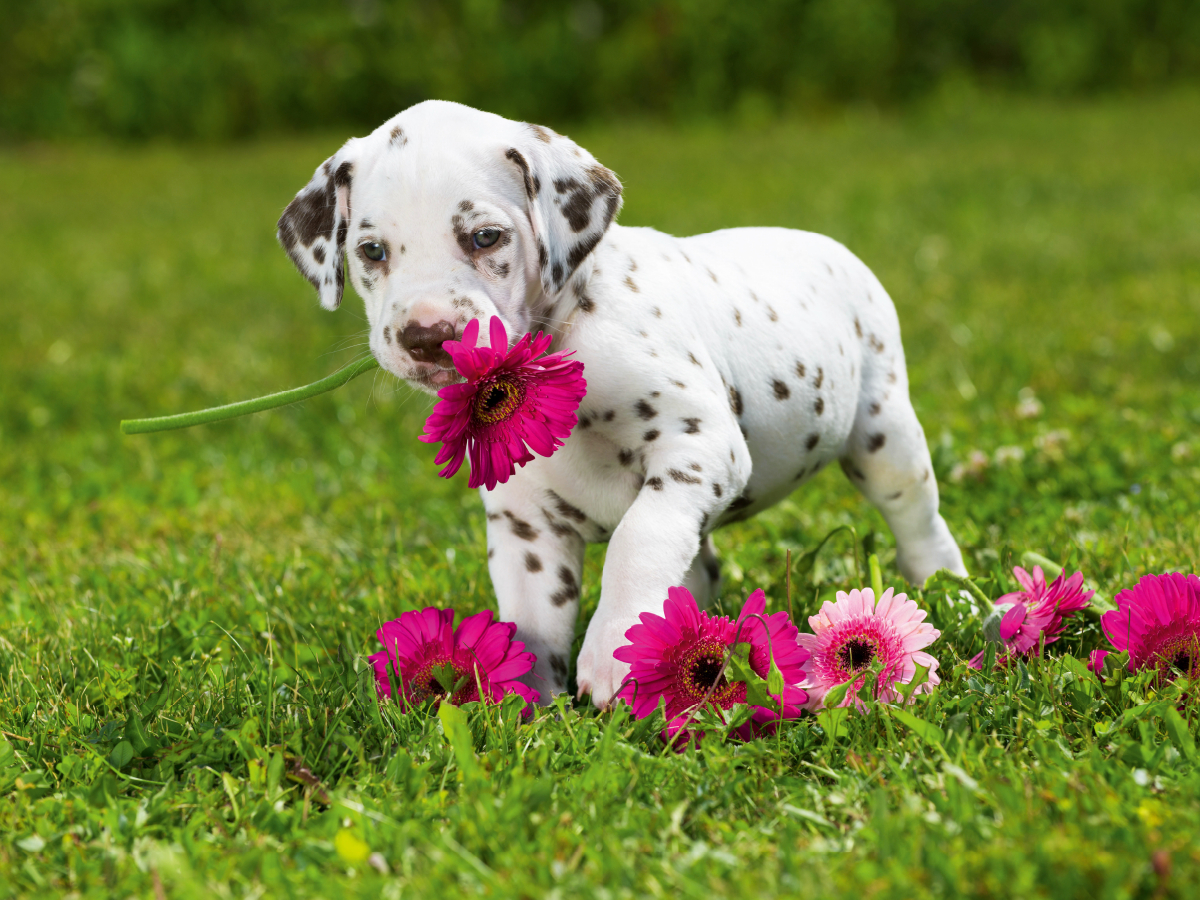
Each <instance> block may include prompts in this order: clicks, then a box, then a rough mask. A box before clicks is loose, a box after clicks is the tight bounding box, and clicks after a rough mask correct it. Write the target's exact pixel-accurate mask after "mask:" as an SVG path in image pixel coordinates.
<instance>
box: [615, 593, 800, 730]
mask: <svg viewBox="0 0 1200 900" xmlns="http://www.w3.org/2000/svg"><path fill="white" fill-rule="evenodd" d="M766 608H767V598H766V595H765V594H764V593H763V592H762V591H761V590H759V591H755V592H754V593H753V594H751V595H750V596H749V597H747V598H746V603H745V605H744V606H743V607H742V611H741V613H740V614H739V615H738V618H737V621H736V622H734V621H731V620H730V619H729V618H728V617H727V616H710V615H709V614H708V613H707V612H702V611H701V610H700V608H699V607H698V606H697V605H696V599H695V598H694V597H693V596H692V594H691V592H690V591H688V590H687V588H682V587H673V588H670V589H668V591H667V599H666V602H665V603H664V604H663V615H661V616H657V615H655V614H654V613H642V614H641V617H640V618H641V624H639V625H634V626H633V627H632V628H630V629H629V630H628V631H626V632H625V637H626V638H627V639H628V640H629V643H628V644H626V645H624V646H622V647H618V648H617V649H616V651H615V652H614V653H613V656H615V657H616V658H617V659H619V660H621V661H622V662H627V663H629V664H630V666H631V668H630V671H629V675H628V676H626V678H625V681H624V682H623V683H622V685H621V688H620V690H618V691H617V694H616V696H617V697H620V698H621V699H623V700H625V701H626V702H628V703H629V704H630V705H631V706H632V707H633V714H634V715H635V716H637V718H639V719H641V718H645V717H646V716H648V715H650V714H651V713H653V712H654V711H655V710H656V709H657V708H658V702H659V698H660V697H665V698H666V718H667V723H668V724H667V731H666V734H667V735H668V736H673V735H675V733H676V732H678V731H679V730H680V729H681V728H684V727H685V726H686V724H687V721H688V720H689V719H690V716H691V714H692V713H693V712H694V711H696V710H697V709H699V708H700V707H701V706H703V705H705V704H706V703H707V704H708V705H709V706H710V707H712V708H713V709H716V710H723V709H729V707H731V706H733V705H734V704H736V703H745V702H746V684H745V682H743V681H734V680H733V675H732V673H731V672H729V671H728V670H726V671H725V672H724V673H722V672H721V667H722V665H724V663H725V655H726V652H727V651H728V650H729V648H731V647H732V646H733V645H734V644H735V643H747V644H750V646H751V650H750V668H751V669H753V670H754V673H755V674H756V675H758V676H760V677H762V678H766V677H767V674H768V671H769V670H770V666H771V656H772V655H774V657H775V664H776V665H777V666H778V667H779V670H780V671H781V672H782V673H783V682H784V687H783V696H782V697H779V696H776V697H775V698H774V699H775V701H776V702H777V703H781V705H782V717H783V718H785V719H791V718H795V717H796V716H798V715H800V711H801V707H802V706H803V704H804V701H805V700H806V699H807V695H806V694H805V692H804V691H802V690H801V689H800V688H799V687H798V686H797V685H798V684H799V682H801V681H803V680H804V664H805V662H806V661H807V660H808V651H807V650H805V649H804V648H802V647H801V646H800V645H799V644H797V643H796V626H795V625H794V624H792V622H791V620H790V619H789V618H788V614H787V613H785V612H777V613H774V614H773V615H770V616H767V615H765V612H766ZM764 622H765V624H764ZM718 676H719V677H718ZM778 718H780V716H779V714H778V713H776V711H775V710H772V709H768V708H767V707H763V706H756V707H754V715H753V718H752V719H751V721H750V722H747V723H746V725H745V726H743V727H742V728H741V729H739V732H738V733H739V735H740V736H741V737H743V738H748V737H751V736H753V735H754V734H756V733H757V732H758V730H759V729H760V728H762V727H764V726H767V725H768V723H770V722H772V721H774V720H776V719H778Z"/></svg>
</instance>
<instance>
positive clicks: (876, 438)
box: [867, 434, 887, 453]
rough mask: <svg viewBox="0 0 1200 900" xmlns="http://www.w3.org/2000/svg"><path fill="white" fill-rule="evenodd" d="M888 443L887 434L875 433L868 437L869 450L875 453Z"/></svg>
mask: <svg viewBox="0 0 1200 900" xmlns="http://www.w3.org/2000/svg"><path fill="white" fill-rule="evenodd" d="M886 443H887V435H886V434H873V435H871V436H870V437H869V438H867V452H868V453H875V452H876V451H877V450H879V449H880V448H881V447H882V446H883V445H884V444H886Z"/></svg>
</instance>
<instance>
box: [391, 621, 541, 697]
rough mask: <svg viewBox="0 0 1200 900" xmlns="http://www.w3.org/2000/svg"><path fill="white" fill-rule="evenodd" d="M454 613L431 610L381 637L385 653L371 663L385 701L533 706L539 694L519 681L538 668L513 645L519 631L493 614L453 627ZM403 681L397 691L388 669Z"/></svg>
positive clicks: (393, 625) (395, 623)
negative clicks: (505, 701)
mask: <svg viewBox="0 0 1200 900" xmlns="http://www.w3.org/2000/svg"><path fill="white" fill-rule="evenodd" d="M453 623H454V610H452V609H437V608H435V607H432V606H427V607H425V608H424V609H423V610H421V611H420V612H416V611H410V612H406V613H402V614H401V616H400V618H399V619H395V620H393V621H391V622H384V623H383V625H382V626H381V627H380V629H379V630H378V631H377V632H375V634H376V636H377V637H378V638H379V641H380V643H382V644H383V649H382V650H381V651H379V652H378V653H374V654H372V655H371V656H369V657H368V659H370V661H371V664H372V665H373V666H374V667H375V687H376V689H377V690H378V692H379V696H380V697H392V696H396V697H397V699H398V700H399V702H400V704H401V705H402V706H405V707H408V706H419V705H420V704H422V703H424V702H425V701H426V700H428V699H429V698H431V697H440V698H442V699H449V701H450V702H451V703H453V704H455V705H459V704H463V703H470V702H472V701H474V700H478V699H479V698H480V690H481V689H482V693H483V697H484V698H485V699H490V700H497V701H498V700H500V698H501V697H503V696H504V695H505V694H520V695H521V696H522V697H524V698H525V699H526V700H528V701H529V702H531V703H536V702H537V700H538V692H537V691H535V690H533V689H532V688H530V687H527V686H526V685H524V684H522V683H521V682H519V681H517V679H518V678H519V677H520V676H522V675H524V674H525V673H526V672H528V671H529V670H530V669H532V668H533V664H534V662H535V661H536V658H535V657H534V655H533V654H532V653H530V652H529V651H527V650H526V649H525V645H524V644H523V643H521V642H520V641H514V640H513V639H512V636H513V633H514V632H516V630H517V626H516V625H514V624H512V623H511V622H493V621H492V611H491V610H488V609H485V610H484V611H483V612H481V613H476V614H475V615H473V616H467V617H466V618H465V619H463V620H462V621H461V622H459V623H458V628H457V629H456V628H454V627H453ZM389 662H390V663H391V665H392V668H393V670H394V671H395V673H396V674H397V675H398V676H399V678H400V690H399V691H395V692H394V691H393V686H392V683H391V680H390V679H389V678H388V663H389Z"/></svg>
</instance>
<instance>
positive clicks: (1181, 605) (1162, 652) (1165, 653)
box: [1100, 572, 1200, 678]
mask: <svg viewBox="0 0 1200 900" xmlns="http://www.w3.org/2000/svg"><path fill="white" fill-rule="evenodd" d="M1116 601H1117V608H1116V609H1115V610H1112V611H1111V612H1106V613H1105V614H1104V615H1103V616H1101V617H1100V624H1101V625H1102V626H1103V627H1104V633H1105V635H1107V637H1108V640H1109V642H1110V643H1111V644H1112V645H1113V646H1114V647H1115V648H1116V649H1117V650H1128V651H1129V668H1130V670H1131V671H1133V670H1136V669H1145V668H1152V669H1157V670H1158V671H1159V673H1160V674H1161V675H1163V676H1164V677H1167V678H1173V677H1174V672H1175V671H1176V670H1178V671H1180V672H1183V673H1184V674H1185V675H1187V676H1188V678H1197V677H1200V578H1197V577H1196V576H1195V575H1181V574H1180V573H1178V572H1171V573H1170V574H1166V575H1146V576H1145V577H1143V578H1142V579H1141V580H1140V581H1139V582H1138V583H1137V584H1135V585H1134V586H1133V587H1132V588H1127V589H1126V590H1123V591H1121V593H1119V594H1117V597H1116Z"/></svg>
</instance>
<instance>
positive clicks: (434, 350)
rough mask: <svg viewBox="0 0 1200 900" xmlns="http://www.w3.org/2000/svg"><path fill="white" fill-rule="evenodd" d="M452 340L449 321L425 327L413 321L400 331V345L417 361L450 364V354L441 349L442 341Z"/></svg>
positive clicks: (452, 334)
mask: <svg viewBox="0 0 1200 900" xmlns="http://www.w3.org/2000/svg"><path fill="white" fill-rule="evenodd" d="M452 340H454V326H453V325H451V324H450V323H449V322H434V323H433V324H432V325H430V326H428V327H426V326H424V325H418V324H416V323H415V322H414V323H413V324H411V325H406V326H404V330H403V331H401V332H400V345H401V346H402V347H404V349H405V350H407V351H408V355H409V356H411V357H412V358H413V359H414V360H416V361H417V362H428V363H437V364H438V365H440V366H449V365H450V354H449V353H447V352H446V351H445V350H443V349H442V342H443V341H452Z"/></svg>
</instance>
